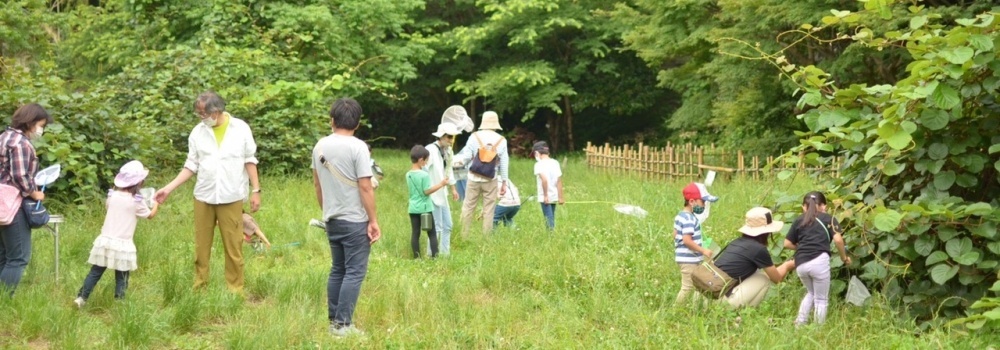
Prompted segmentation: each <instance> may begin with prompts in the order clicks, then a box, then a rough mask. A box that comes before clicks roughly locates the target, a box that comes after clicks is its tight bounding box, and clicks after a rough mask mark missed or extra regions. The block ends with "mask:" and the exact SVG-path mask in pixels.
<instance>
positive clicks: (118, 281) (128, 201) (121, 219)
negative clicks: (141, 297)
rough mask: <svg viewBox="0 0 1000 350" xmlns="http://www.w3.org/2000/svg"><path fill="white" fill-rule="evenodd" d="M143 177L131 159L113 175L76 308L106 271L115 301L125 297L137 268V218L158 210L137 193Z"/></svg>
mask: <svg viewBox="0 0 1000 350" xmlns="http://www.w3.org/2000/svg"><path fill="white" fill-rule="evenodd" d="M146 175H149V170H147V169H145V168H144V167H143V166H142V163H140V162H139V161H137V160H133V161H130V162H128V163H126V164H125V165H124V166H122V168H121V170H120V171H119V172H118V175H117V176H115V188H114V190H112V191H110V192H108V200H107V208H108V214H107V215H106V216H105V217H104V226H103V227H102V228H101V235H100V236H97V239H95V240H94V246H93V248H91V250H90V259H88V261H87V262H89V263H90V264H92V265H93V266H91V268H90V273H89V274H88V275H87V278H86V279H85V280H84V281H83V287H81V288H80V292H79V293H78V294H77V297H76V299H75V300H73V302H74V303H76V306H77V307H83V305H84V304H86V303H87V298H89V297H90V293H91V292H92V291H93V290H94V286H95V285H97V282H98V281H100V280H101V276H102V275H104V271H105V270H107V269H109V268H110V269H112V270H115V299H123V298H125V289H126V288H128V276H129V272H130V271H132V270H135V269H136V267H137V264H136V249H135V243H134V242H132V236H133V235H134V234H135V225H136V223H137V221H138V219H137V218H148V219H152V218H153V216H155V215H156V211H157V209H158V205H157V204H156V201H153V207H152V208H149V207H148V206H147V205H146V203H145V202H144V201H143V198H142V196H141V195H139V194H138V193H139V188H140V187H142V183H143V180H145V179H146Z"/></svg>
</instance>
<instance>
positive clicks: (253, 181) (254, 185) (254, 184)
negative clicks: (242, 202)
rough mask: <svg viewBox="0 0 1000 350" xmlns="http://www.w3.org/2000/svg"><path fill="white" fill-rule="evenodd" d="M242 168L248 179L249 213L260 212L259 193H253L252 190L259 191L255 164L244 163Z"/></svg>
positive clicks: (258, 179)
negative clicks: (244, 169)
mask: <svg viewBox="0 0 1000 350" xmlns="http://www.w3.org/2000/svg"><path fill="white" fill-rule="evenodd" d="M244 168H246V171H247V176H248V177H249V178H250V189H251V191H250V212H251V213H256V212H257V210H260V191H257V192H254V190H260V178H259V177H258V175H257V163H246V164H245V165H244Z"/></svg>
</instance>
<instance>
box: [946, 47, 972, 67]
mask: <svg viewBox="0 0 1000 350" xmlns="http://www.w3.org/2000/svg"><path fill="white" fill-rule="evenodd" d="M975 53H976V51H975V50H973V49H972V48H971V47H967V46H962V47H956V48H954V49H951V50H944V51H941V52H938V55H939V56H941V57H942V58H944V59H946V60H948V62H951V63H954V64H965V62H968V61H969V60H971V59H972V56H973V55H974V54H975Z"/></svg>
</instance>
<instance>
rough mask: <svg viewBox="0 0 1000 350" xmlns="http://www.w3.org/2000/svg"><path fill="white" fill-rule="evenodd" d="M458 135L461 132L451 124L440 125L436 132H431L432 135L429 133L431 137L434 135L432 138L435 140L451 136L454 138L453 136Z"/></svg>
mask: <svg viewBox="0 0 1000 350" xmlns="http://www.w3.org/2000/svg"><path fill="white" fill-rule="evenodd" d="M460 133H462V132H461V131H459V130H458V127H456V126H455V124H452V123H441V124H439V125H438V130H437V132H433V133H431V135H434V137H437V138H441V137H443V136H444V135H452V136H454V135H458V134H460Z"/></svg>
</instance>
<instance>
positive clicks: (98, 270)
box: [77, 265, 129, 300]
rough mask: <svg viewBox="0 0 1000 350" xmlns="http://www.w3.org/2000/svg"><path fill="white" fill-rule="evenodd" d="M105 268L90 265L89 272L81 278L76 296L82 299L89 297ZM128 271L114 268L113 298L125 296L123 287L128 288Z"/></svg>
mask: <svg viewBox="0 0 1000 350" xmlns="http://www.w3.org/2000/svg"><path fill="white" fill-rule="evenodd" d="M107 269H108V268H107V267H104V266H97V265H91V268H90V273H89V274H87V278H86V279H84V280H83V287H82V288H80V293H79V294H77V296H78V297H81V298H83V300H87V299H88V298H90V292H92V291H93V290H94V286H96V285H97V281H100V280H101V276H102V275H104V270H107ZM128 273H129V272H128V271H118V270H115V299H124V298H125V289H128Z"/></svg>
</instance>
